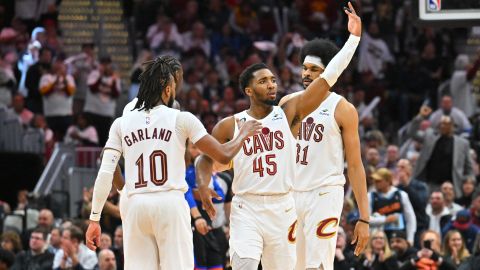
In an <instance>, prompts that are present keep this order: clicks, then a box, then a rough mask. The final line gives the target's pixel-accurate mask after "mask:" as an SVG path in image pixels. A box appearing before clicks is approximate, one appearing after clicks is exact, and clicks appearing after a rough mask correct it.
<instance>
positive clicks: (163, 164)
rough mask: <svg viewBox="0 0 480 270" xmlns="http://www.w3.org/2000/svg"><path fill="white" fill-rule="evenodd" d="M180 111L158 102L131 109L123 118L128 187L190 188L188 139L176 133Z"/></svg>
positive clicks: (141, 190)
mask: <svg viewBox="0 0 480 270" xmlns="http://www.w3.org/2000/svg"><path fill="white" fill-rule="evenodd" d="M179 113H180V111H178V110H175V109H171V108H168V107H166V106H157V107H155V108H154V109H152V110H150V111H148V112H146V111H138V110H136V111H131V112H128V113H126V114H125V115H124V116H122V117H121V118H120V134H119V135H121V139H122V152H123V156H124V157H125V189H126V191H127V194H128V195H131V194H136V193H146V192H156V191H166V190H172V189H177V190H182V191H183V192H186V191H187V189H188V186H187V183H186V182H185V160H184V154H185V141H180V139H179V136H178V134H176V129H175V127H176V125H177V123H176V122H177V115H178V114H179Z"/></svg>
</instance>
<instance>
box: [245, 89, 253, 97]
mask: <svg viewBox="0 0 480 270" xmlns="http://www.w3.org/2000/svg"><path fill="white" fill-rule="evenodd" d="M245 94H246V95H247V96H249V97H251V96H252V95H253V89H252V88H250V87H247V88H245Z"/></svg>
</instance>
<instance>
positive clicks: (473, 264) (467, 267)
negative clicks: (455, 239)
mask: <svg viewBox="0 0 480 270" xmlns="http://www.w3.org/2000/svg"><path fill="white" fill-rule="evenodd" d="M473 250H474V253H473V255H472V256H470V257H469V258H468V259H466V260H465V261H464V262H463V263H462V264H461V265H460V266H459V267H458V270H475V269H477V268H478V266H479V265H480V236H477V240H476V241H475V247H474V249H473Z"/></svg>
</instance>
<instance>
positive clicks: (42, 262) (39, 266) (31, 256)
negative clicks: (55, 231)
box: [11, 228, 54, 270]
mask: <svg viewBox="0 0 480 270" xmlns="http://www.w3.org/2000/svg"><path fill="white" fill-rule="evenodd" d="M46 242H47V231H45V229H43V228H37V229H35V230H33V231H32V233H31V235H30V242H29V247H30V249H29V250H27V251H22V252H20V253H19V254H18V255H17V257H16V258H15V263H14V264H13V266H12V268H11V270H30V269H35V270H47V269H48V270H50V269H52V265H53V257H54V255H53V254H52V253H50V252H47V251H46Z"/></svg>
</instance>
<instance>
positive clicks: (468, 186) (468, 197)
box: [455, 178, 480, 226]
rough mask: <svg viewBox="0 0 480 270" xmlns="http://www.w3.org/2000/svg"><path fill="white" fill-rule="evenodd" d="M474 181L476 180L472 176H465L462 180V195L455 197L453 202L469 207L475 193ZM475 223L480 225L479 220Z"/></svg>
mask: <svg viewBox="0 0 480 270" xmlns="http://www.w3.org/2000/svg"><path fill="white" fill-rule="evenodd" d="M475 182H476V181H475V179H474V178H467V179H465V180H464V181H463V184H462V196H461V197H460V198H457V199H455V203H457V204H458V205H460V206H461V207H462V208H470V205H471V204H472V199H473V197H474V193H475ZM474 223H475V221H474ZM476 225H477V226H480V221H479V222H478V224H476Z"/></svg>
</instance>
